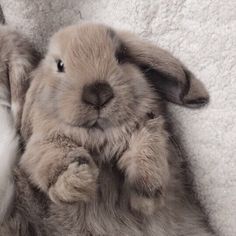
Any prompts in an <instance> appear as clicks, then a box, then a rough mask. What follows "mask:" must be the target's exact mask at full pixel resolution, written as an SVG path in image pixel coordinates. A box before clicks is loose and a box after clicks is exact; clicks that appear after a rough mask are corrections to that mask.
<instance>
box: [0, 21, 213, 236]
mask: <svg viewBox="0 0 236 236" xmlns="http://www.w3.org/2000/svg"><path fill="white" fill-rule="evenodd" d="M164 100H168V101H170V102H174V103H177V104H180V105H184V106H190V107H198V106H201V105H202V104H204V103H206V102H207V101H208V94H207V92H206V90H205V88H204V86H203V85H202V84H201V82H200V81H198V80H197V79H196V78H195V77H194V75H193V74H192V73H191V72H190V71H189V70H188V69H187V68H186V67H185V66H184V65H183V64H182V63H181V62H180V61H179V60H177V59H176V58H174V57H173V56H172V55H171V54H170V53H168V52H167V51H165V50H162V49H160V48H158V47H156V46H153V45H151V44H150V43H147V42H144V41H142V40H140V39H138V38H137V37H136V36H134V35H132V34H130V33H127V32H121V31H115V30H113V29H111V28H109V27H107V26H104V25H100V24H93V23H84V24H81V25H74V26H70V27H67V28H65V29H62V30H60V31H59V32H58V33H56V34H55V35H54V36H53V37H52V39H51V42H50V45H49V49H48V53H47V55H46V56H45V58H44V59H43V60H42V62H41V64H40V65H39V66H38V68H37V69H36V70H35V71H34V73H33V76H32V82H31V84H30V87H29V89H28V91H27V94H26V100H25V104H24V109H23V115H22V123H21V136H22V138H23V142H24V143H25V145H26V147H25V151H24V153H23V155H22V156H21V159H20V162H19V164H18V165H17V167H16V168H15V170H14V183H15V195H14V199H13V200H12V204H11V206H10V207H9V209H8V212H7V214H6V215H5V217H4V220H3V223H2V225H1V229H0V233H1V235H4V236H8V235H14V236H17V235H24V236H27V235H40V236H45V235H46V236H47V235H50V236H60V235H62V236H65V235H68V236H69V235H70V236H76V235H84V236H86V235H94V236H98V235H107V236H113V235H114V236H116V235H117V236H118V235H119V236H120V235H122V236H125V235H127V236H132V235H134V236H139V235H140V236H141V235H145V236H146V235H150V236H151V235H153V236H154V235H155V236H189V235H191V236H210V235H213V234H212V233H211V231H210V230H209V229H208V226H207V223H206V221H205V216H204V214H203V213H202V212H201V210H200V208H199V206H198V205H197V203H196V201H195V199H194V198H193V197H192V196H191V195H190V194H189V189H188V185H187V184H186V179H185V174H184V169H183V160H182V159H181V158H180V156H179V152H178V150H177V149H176V147H175V146H174V145H173V143H172V141H171V132H170V128H169V125H168V122H167V121H166V120H165V119H166V118H165V117H166V113H165V112H166V109H165V103H164Z"/></svg>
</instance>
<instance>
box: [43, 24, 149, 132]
mask: <svg viewBox="0 0 236 236" xmlns="http://www.w3.org/2000/svg"><path fill="white" fill-rule="evenodd" d="M42 66H43V68H44V73H45V75H46V79H45V86H44V89H43V94H42V100H43V104H44V105H43V106H45V109H48V111H49V112H52V113H53V114H56V116H57V117H58V118H59V119H61V120H62V121H63V122H65V123H67V124H69V125H72V126H83V127H88V128H91V127H97V128H105V127H107V126H119V125H121V124H122V123H124V122H127V121H130V120H133V121H136V120H138V119H140V118H142V117H143V116H145V114H147V113H148V112H150V109H151V104H154V95H153V92H152V90H151V88H150V87H149V84H148V82H147V80H146V78H145V77H144V75H143V73H142V72H141V70H140V69H139V68H138V66H136V65H135V64H134V63H131V62H129V60H128V59H127V57H126V48H125V47H124V45H122V42H121V41H120V39H119V37H118V36H117V35H116V33H115V32H114V31H112V30H111V29H109V28H107V27H105V26H102V25H89V26H88V25H82V26H72V27H69V28H66V29H64V30H62V31H60V32H59V33H57V34H56V35H55V36H54V37H53V38H52V40H51V44H50V47H49V52H48V55H47V56H46V59H45V61H44V63H43V65H42Z"/></svg>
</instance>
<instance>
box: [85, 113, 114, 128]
mask: <svg viewBox="0 0 236 236" xmlns="http://www.w3.org/2000/svg"><path fill="white" fill-rule="evenodd" d="M82 126H83V127H84V128H87V129H100V130H105V129H107V128H109V127H111V122H110V121H109V120H108V119H106V118H102V117H99V116H98V117H97V118H96V119H93V120H88V121H86V122H85V123H84V124H83V125H82Z"/></svg>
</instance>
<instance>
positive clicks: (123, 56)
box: [115, 45, 128, 64]
mask: <svg viewBox="0 0 236 236" xmlns="http://www.w3.org/2000/svg"><path fill="white" fill-rule="evenodd" d="M115 57H116V60H117V62H118V63H119V64H122V63H125V62H126V61H127V57H128V56H127V48H126V47H124V46H123V45H121V46H120V48H119V49H118V50H117V51H116V53H115Z"/></svg>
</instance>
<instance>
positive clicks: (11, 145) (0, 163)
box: [0, 105, 19, 222]
mask: <svg viewBox="0 0 236 236" xmlns="http://www.w3.org/2000/svg"><path fill="white" fill-rule="evenodd" d="M18 141H19V137H18V136H17V134H16V129H15V126H14V122H13V118H12V115H11V112H10V109H9V108H8V107H7V106H3V105H0V222H1V221H2V220H3V218H4V216H5V215H6V213H7V210H8V208H9V206H10V203H11V201H12V197H13V195H14V183H13V181H12V167H13V166H14V164H15V162H16V158H17V149H18Z"/></svg>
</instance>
